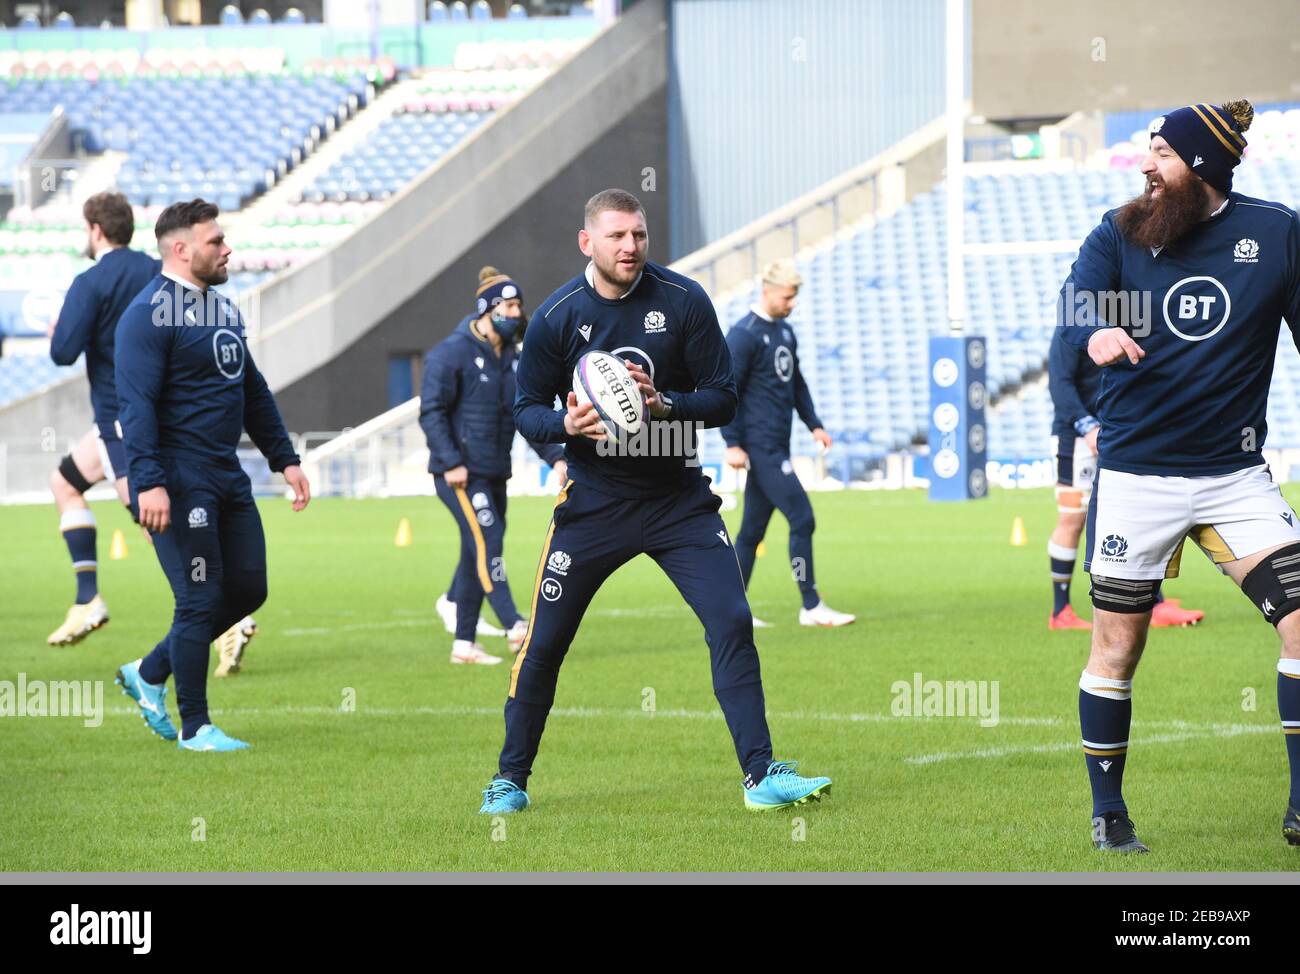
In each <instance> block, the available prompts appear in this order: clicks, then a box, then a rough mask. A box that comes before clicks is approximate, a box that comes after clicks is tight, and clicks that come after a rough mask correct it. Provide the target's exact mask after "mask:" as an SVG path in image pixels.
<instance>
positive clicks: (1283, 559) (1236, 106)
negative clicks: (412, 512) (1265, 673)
mask: <svg viewBox="0 0 1300 974" xmlns="http://www.w3.org/2000/svg"><path fill="white" fill-rule="evenodd" d="M1253 116H1254V110H1253V109H1252V108H1251V106H1250V103H1249V102H1246V101H1235V102H1225V103H1224V104H1222V105H1210V104H1196V105H1189V106H1187V107H1186V108H1180V109H1178V110H1177V111H1174V112H1170V113H1169V114H1168V115H1165V116H1162V117H1161V118H1158V119H1156V120H1155V121H1154V122H1153V123H1152V125H1151V129H1150V134H1151V143H1150V152H1149V154H1148V155H1147V157H1146V159H1145V161H1144V162H1143V164H1142V173H1143V175H1144V176H1145V177H1146V181H1147V184H1146V190H1145V192H1144V193H1143V194H1142V195H1141V196H1140V197H1138V198H1137V199H1135V200H1132V201H1131V202H1129V203H1126V204H1125V205H1124V206H1121V207H1119V208H1118V209H1116V210H1112V211H1110V212H1109V213H1107V214H1106V215H1105V217H1104V218H1103V220H1102V222H1101V224H1100V225H1099V226H1098V227H1097V228H1096V229H1095V230H1093V231H1092V233H1091V234H1089V236H1088V238H1087V240H1085V241H1084V243H1083V247H1082V248H1081V250H1080V252H1079V258H1078V260H1076V261H1075V263H1074V266H1073V267H1072V268H1071V270H1070V276H1069V277H1068V278H1067V280H1066V282H1065V286H1064V288H1063V289H1062V300H1061V302H1060V322H1059V328H1058V334H1059V336H1060V337H1061V338H1062V339H1063V340H1064V341H1066V342H1067V343H1069V344H1071V345H1073V346H1075V347H1076V348H1081V349H1082V348H1086V349H1087V352H1088V355H1089V357H1090V358H1091V359H1092V361H1093V362H1094V363H1096V364H1097V365H1098V366H1101V367H1103V373H1102V378H1101V388H1100V394H1099V396H1098V410H1097V411H1098V416H1097V419H1098V420H1099V421H1100V424H1101V425H1100V435H1099V436H1098V440H1097V447H1098V457H1097V478H1096V483H1095V485H1094V487H1093V492H1092V498H1091V502H1090V504H1089V507H1088V517H1087V528H1088V542H1087V554H1086V558H1085V561H1084V571H1086V572H1089V573H1090V574H1091V576H1092V588H1091V595H1092V603H1093V607H1094V610H1095V611H1094V617H1093V630H1092V652H1091V655H1090V656H1089V659H1088V665H1087V667H1086V668H1085V669H1084V671H1083V675H1082V677H1081V679H1080V681H1079V689H1080V692H1079V719H1080V724H1081V727H1082V731H1083V734H1082V736H1083V750H1084V761H1085V763H1086V766H1087V770H1088V777H1089V780H1090V782H1091V786H1092V796H1093V819H1092V839H1093V844H1094V846H1095V847H1096V848H1098V849H1103V850H1108V851H1114V852H1121V853H1125V852H1146V851H1148V849H1147V847H1146V846H1145V845H1144V844H1143V843H1142V842H1141V841H1140V840H1139V839H1138V838H1137V835H1136V834H1135V830H1134V826H1133V822H1132V820H1131V819H1130V818H1129V814H1128V808H1127V805H1126V804H1125V802H1124V797H1123V794H1122V790H1121V785H1122V781H1123V776H1124V765H1125V761H1126V758H1127V755H1128V745H1129V740H1128V738H1129V725H1130V720H1131V715H1132V706H1133V705H1132V694H1133V676H1134V673H1135V672H1136V670H1137V665H1138V660H1139V659H1140V657H1141V655H1142V649H1143V647H1144V645H1145V644H1146V636H1147V629H1148V626H1149V624H1150V620H1151V609H1152V606H1153V605H1154V603H1155V599H1156V594H1157V592H1158V590H1159V587H1160V583H1161V580H1162V579H1164V578H1173V577H1176V576H1177V575H1178V569H1179V562H1180V559H1181V556H1182V550H1183V544H1184V541H1185V540H1186V539H1187V538H1191V539H1192V540H1193V541H1194V542H1195V543H1196V544H1197V545H1198V546H1199V547H1200V548H1201V550H1202V551H1203V552H1204V553H1205V554H1206V556H1207V557H1208V558H1210V560H1211V561H1212V562H1213V563H1214V564H1215V565H1216V566H1217V567H1218V569H1219V570H1220V571H1221V572H1222V573H1223V574H1225V575H1227V576H1228V577H1229V578H1231V579H1232V580H1233V581H1234V582H1236V583H1237V585H1238V586H1239V587H1240V588H1241V590H1242V592H1243V593H1245V595H1246V597H1247V598H1249V599H1250V601H1251V602H1252V603H1253V604H1254V605H1255V607H1256V608H1257V609H1258V610H1259V611H1260V612H1261V613H1262V614H1263V616H1264V619H1265V620H1266V621H1267V622H1269V623H1271V624H1272V625H1273V626H1275V627H1276V629H1277V631H1278V635H1279V636H1280V638H1281V659H1280V661H1279V662H1278V665H1277V700H1278V710H1279V714H1280V717H1281V723H1282V731H1283V734H1284V737H1285V741H1286V751H1287V757H1288V760H1289V762H1290V794H1289V797H1288V802H1287V806H1286V812H1285V813H1284V816H1283V822H1282V833H1283V836H1284V838H1285V839H1286V840H1287V841H1288V842H1289V843H1291V844H1292V845H1300V614H1297V613H1296V611H1295V610H1296V609H1300V584H1297V579H1300V572H1298V569H1297V566H1300V519H1298V518H1297V517H1296V514H1295V511H1293V510H1292V508H1291V507H1290V505H1289V504H1287V502H1286V500H1285V499H1284V498H1283V497H1282V494H1281V492H1280V491H1279V490H1278V487H1277V484H1275V483H1274V482H1273V479H1272V477H1271V476H1270V475H1269V469H1268V465H1267V463H1266V462H1265V459H1264V456H1263V453H1262V450H1263V447H1264V441H1265V436H1266V434H1267V424H1266V422H1265V414H1266V411H1267V406H1268V391H1269V384H1270V382H1271V380H1272V375H1273V362H1274V359H1275V357H1276V355H1277V342H1278V334H1279V328H1280V325H1281V322H1282V320H1283V319H1285V320H1286V322H1287V324H1288V326H1289V327H1290V329H1291V332H1292V335H1293V337H1294V338H1295V339H1296V340H1297V342H1300V218H1297V216H1296V214H1295V213H1294V212H1293V211H1292V210H1290V209H1288V208H1287V207H1286V206H1283V205H1282V204H1280V203H1274V202H1269V201H1266V200H1258V199H1251V198H1250V197H1246V196H1243V195H1241V194H1240V193H1235V192H1233V191H1232V174H1233V170H1234V169H1235V168H1236V166H1237V165H1238V163H1240V161H1241V159H1242V156H1243V154H1244V152H1245V149H1246V138H1245V133H1246V131H1247V130H1248V129H1249V127H1250V123H1251V119H1252V118H1253ZM1119 295H1127V296H1129V297H1130V298H1131V297H1133V296H1137V297H1138V298H1139V300H1137V301H1133V300H1128V301H1120V300H1116V298H1117V296H1119ZM1147 308H1149V309H1150V310H1149V313H1146V309H1147ZM1123 309H1127V311H1128V313H1127V314H1120V313H1119V312H1120V311H1121V310H1123ZM1190 716H1191V715H1189V717H1190Z"/></svg>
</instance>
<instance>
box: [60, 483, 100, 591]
mask: <svg viewBox="0 0 1300 974" xmlns="http://www.w3.org/2000/svg"><path fill="white" fill-rule="evenodd" d="M59 530H60V531H62V532H63V540H64V542H65V543H66V544H67V546H68V554H69V555H71V556H72V570H73V571H74V572H76V573H77V604H78V605H85V604H86V603H87V602H89V601H90V600H91V599H93V598H94V597H95V596H96V595H98V594H99V579H98V575H97V570H98V567H99V565H98V563H97V562H96V561H95V540H96V531H95V515H94V514H93V513H91V511H90V508H87V507H78V508H74V509H73V510H71V511H65V512H64V514H63V516H62V517H60V518H59Z"/></svg>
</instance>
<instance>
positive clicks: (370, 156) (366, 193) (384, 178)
mask: <svg viewBox="0 0 1300 974" xmlns="http://www.w3.org/2000/svg"><path fill="white" fill-rule="evenodd" d="M491 114H492V113H491V112H490V111H485V112H477V111H461V112H456V111H444V112H426V111H418V112H402V113H399V114H397V115H394V116H393V117H391V118H388V119H385V121H384V122H383V124H382V125H380V127H379V129H378V131H376V132H375V133H374V134H372V135H371V137H370V138H369V139H367V140H366V141H365V142H364V143H363V144H362V145H360V146H359V147H358V148H357V149H356V150H354V151H353V152H350V153H348V154H347V155H346V156H344V157H343V158H342V159H340V160H339V161H338V162H336V163H335V164H334V165H333V166H331V167H330V168H329V170H328V171H327V172H325V174H324V175H322V176H321V177H319V178H318V179H316V180H315V181H314V182H313V183H312V184H311V185H310V186H308V187H307V188H306V189H305V190H304V191H303V194H302V198H303V199H304V200H306V201H308V202H314V203H320V202H324V201H327V200H329V201H333V202H337V203H342V202H344V201H346V200H352V201H355V202H364V201H366V200H383V199H387V198H388V197H390V196H392V195H393V194H394V193H396V192H398V191H400V190H401V188H402V187H403V186H405V185H406V184H407V183H409V182H410V181H411V180H413V179H415V178H416V177H417V176H418V175H419V174H420V173H421V172H423V171H424V170H425V169H427V168H428V167H429V166H431V165H432V164H433V163H434V162H436V161H437V160H438V159H439V158H440V157H441V156H442V155H443V154H445V153H446V152H448V151H449V150H450V149H451V148H452V147H453V146H454V145H455V144H456V143H457V142H459V141H460V140H461V139H463V138H465V137H466V136H467V135H469V133H470V132H472V131H473V130H474V129H475V128H477V127H478V126H479V125H481V124H483V123H484V122H485V121H487V119H488V118H490V117H491Z"/></svg>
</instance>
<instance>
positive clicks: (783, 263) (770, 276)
mask: <svg viewBox="0 0 1300 974" xmlns="http://www.w3.org/2000/svg"><path fill="white" fill-rule="evenodd" d="M763 283H764V284H770V285H771V286H772V287H801V286H802V285H803V278H802V277H800V276H799V271H798V269H797V268H796V267H795V266H794V261H792V260H774V261H772V263H770V264H768V265H767V266H766V267H764V268H763Z"/></svg>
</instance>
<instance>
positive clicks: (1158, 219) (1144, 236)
mask: <svg viewBox="0 0 1300 974" xmlns="http://www.w3.org/2000/svg"><path fill="white" fill-rule="evenodd" d="M1161 186H1162V189H1163V190H1164V191H1163V192H1162V193H1161V194H1160V195H1159V196H1157V197H1152V195H1151V188H1150V187H1149V186H1148V187H1147V190H1146V192H1145V193H1143V194H1142V195H1141V196H1138V197H1135V198H1134V199H1131V200H1129V201H1128V202H1127V203H1125V204H1124V205H1123V206H1121V207H1120V209H1119V212H1118V213H1116V214H1115V225H1116V226H1117V227H1119V232H1120V233H1122V234H1123V235H1124V238H1125V239H1126V240H1128V241H1129V242H1130V243H1132V244H1135V245H1137V246H1139V247H1149V248H1154V249H1157V250H1159V249H1163V248H1165V247H1168V246H1169V245H1170V244H1173V243H1177V242H1178V241H1179V240H1181V239H1182V238H1183V237H1184V236H1186V234H1187V232H1188V231H1189V230H1191V229H1192V227H1194V226H1196V224H1198V223H1200V222H1201V221H1202V220H1203V219H1204V218H1205V211H1206V208H1207V206H1208V204H1209V202H1210V194H1209V187H1208V186H1207V185H1206V183H1205V181H1204V180H1202V179H1199V178H1197V177H1195V176H1191V175H1189V176H1187V177H1186V178H1184V179H1183V180H1182V181H1181V182H1178V183H1168V182H1166V183H1162V184H1161Z"/></svg>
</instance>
